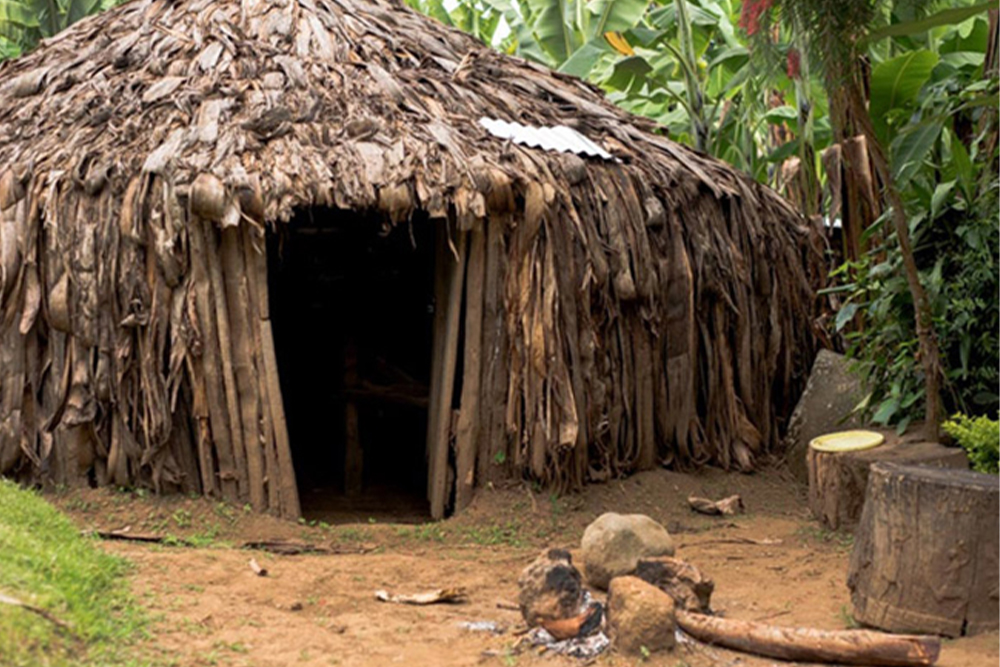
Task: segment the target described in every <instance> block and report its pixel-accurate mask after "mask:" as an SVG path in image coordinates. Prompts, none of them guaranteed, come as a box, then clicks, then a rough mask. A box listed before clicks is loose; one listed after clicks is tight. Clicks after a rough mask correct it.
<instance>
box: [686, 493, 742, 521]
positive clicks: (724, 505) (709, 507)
mask: <svg viewBox="0 0 1000 667" xmlns="http://www.w3.org/2000/svg"><path fill="white" fill-rule="evenodd" d="M688 505H690V506H691V509H693V510H694V511H695V512H698V513H700V514H708V515H710V516H719V515H722V514H726V515H733V514H743V511H744V509H745V508H744V506H743V499H742V498H740V497H739V495H735V496H729V497H728V498H723V499H722V500H709V499H708V498H699V497H697V496H688Z"/></svg>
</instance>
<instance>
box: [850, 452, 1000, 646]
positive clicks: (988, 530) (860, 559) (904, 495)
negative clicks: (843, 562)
mask: <svg viewBox="0 0 1000 667" xmlns="http://www.w3.org/2000/svg"><path fill="white" fill-rule="evenodd" d="M998 513H1000V477H997V476H996V475H987V474H984V473H978V472H972V471H970V470H948V469H941V468H928V467H922V466H906V465H898V464H894V463H876V464H874V465H872V467H871V474H870V475H869V480H868V491H867V500H866V502H865V509H864V512H863V514H862V517H861V523H860V524H859V525H858V530H857V532H856V534H855V539H854V551H853V553H852V554H851V565H850V571H849V574H848V580H847V585H848V587H849V588H850V589H851V601H852V603H853V605H854V618H855V619H856V620H858V621H859V622H861V623H864V624H866V625H871V626H874V627H877V628H882V629H884V630H889V631H891V632H916V633H933V634H940V635H946V636H949V637H957V636H960V635H972V634H976V633H980V632H985V631H988V630H996V629H997V628H998V626H1000V623H998V620H997V618H998V611H1000V606H998V596H1000V592H998V589H1000V575H998V570H1000V528H998V523H997V515H998Z"/></svg>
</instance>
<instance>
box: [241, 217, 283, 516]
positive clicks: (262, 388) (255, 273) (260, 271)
mask: <svg viewBox="0 0 1000 667" xmlns="http://www.w3.org/2000/svg"><path fill="white" fill-rule="evenodd" d="M241 229H242V230H243V257H244V261H245V262H246V267H247V288H248V289H249V292H250V298H249V303H250V311H249V316H250V333H251V335H252V337H253V344H252V349H253V363H254V368H255V369H256V372H255V373H254V376H255V378H256V380H257V391H258V392H259V394H260V438H261V446H262V447H263V448H264V484H265V486H266V488H267V507H268V511H270V512H271V513H273V514H280V513H281V483H280V479H281V470H280V468H279V466H278V452H277V449H276V445H275V433H274V421H273V419H272V418H271V403H270V398H269V396H268V381H267V373H265V372H264V369H265V364H264V353H263V349H262V337H261V320H264V319H270V314H269V312H268V307H269V306H268V304H267V303H266V298H267V284H266V283H267V247H266V239H265V238H264V237H263V236H264V235H263V234H262V233H260V234H259V235H255V233H254V231H253V230H252V228H251V227H250V226H249V225H242V226H241ZM255 236H256V238H255ZM262 281H263V282H264V283H265V284H264V287H263V289H262V288H261V287H260V284H259V283H260V282H262Z"/></svg>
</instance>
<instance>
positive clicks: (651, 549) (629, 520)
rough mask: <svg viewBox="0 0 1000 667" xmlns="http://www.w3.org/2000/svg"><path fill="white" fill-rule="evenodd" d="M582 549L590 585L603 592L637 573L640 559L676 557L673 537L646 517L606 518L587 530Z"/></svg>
mask: <svg viewBox="0 0 1000 667" xmlns="http://www.w3.org/2000/svg"><path fill="white" fill-rule="evenodd" d="M581 547H582V551H583V572H584V574H585V575H586V577H587V581H588V582H589V583H590V585H591V586H594V587H595V588H599V589H601V590H606V589H607V587H608V584H609V583H610V582H611V580H612V579H613V578H615V577H618V576H621V575H625V574H632V573H633V572H635V567H636V564H637V563H638V562H639V559H640V558H650V557H654V556H673V555H674V541H673V540H672V539H671V538H670V533H668V532H667V529H666V528H664V527H663V526H661V525H660V524H658V523H656V522H655V521H653V520H652V519H650V518H649V517H648V516H646V515H645V514H615V513H614V512H608V513H607V514H602V515H601V516H599V517H597V519H595V520H594V522H593V523H591V524H590V525H589V526H587V530H585V531H584V533H583V542H582V544H581Z"/></svg>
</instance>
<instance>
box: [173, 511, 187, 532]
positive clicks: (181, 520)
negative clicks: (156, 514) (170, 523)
mask: <svg viewBox="0 0 1000 667" xmlns="http://www.w3.org/2000/svg"><path fill="white" fill-rule="evenodd" d="M171 518H172V519H173V520H174V524H176V526H177V527H178V528H189V527H190V526H191V519H192V516H191V512H189V511H187V510H185V509H179V510H176V511H175V512H174V513H173V515H172V516H171Z"/></svg>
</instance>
